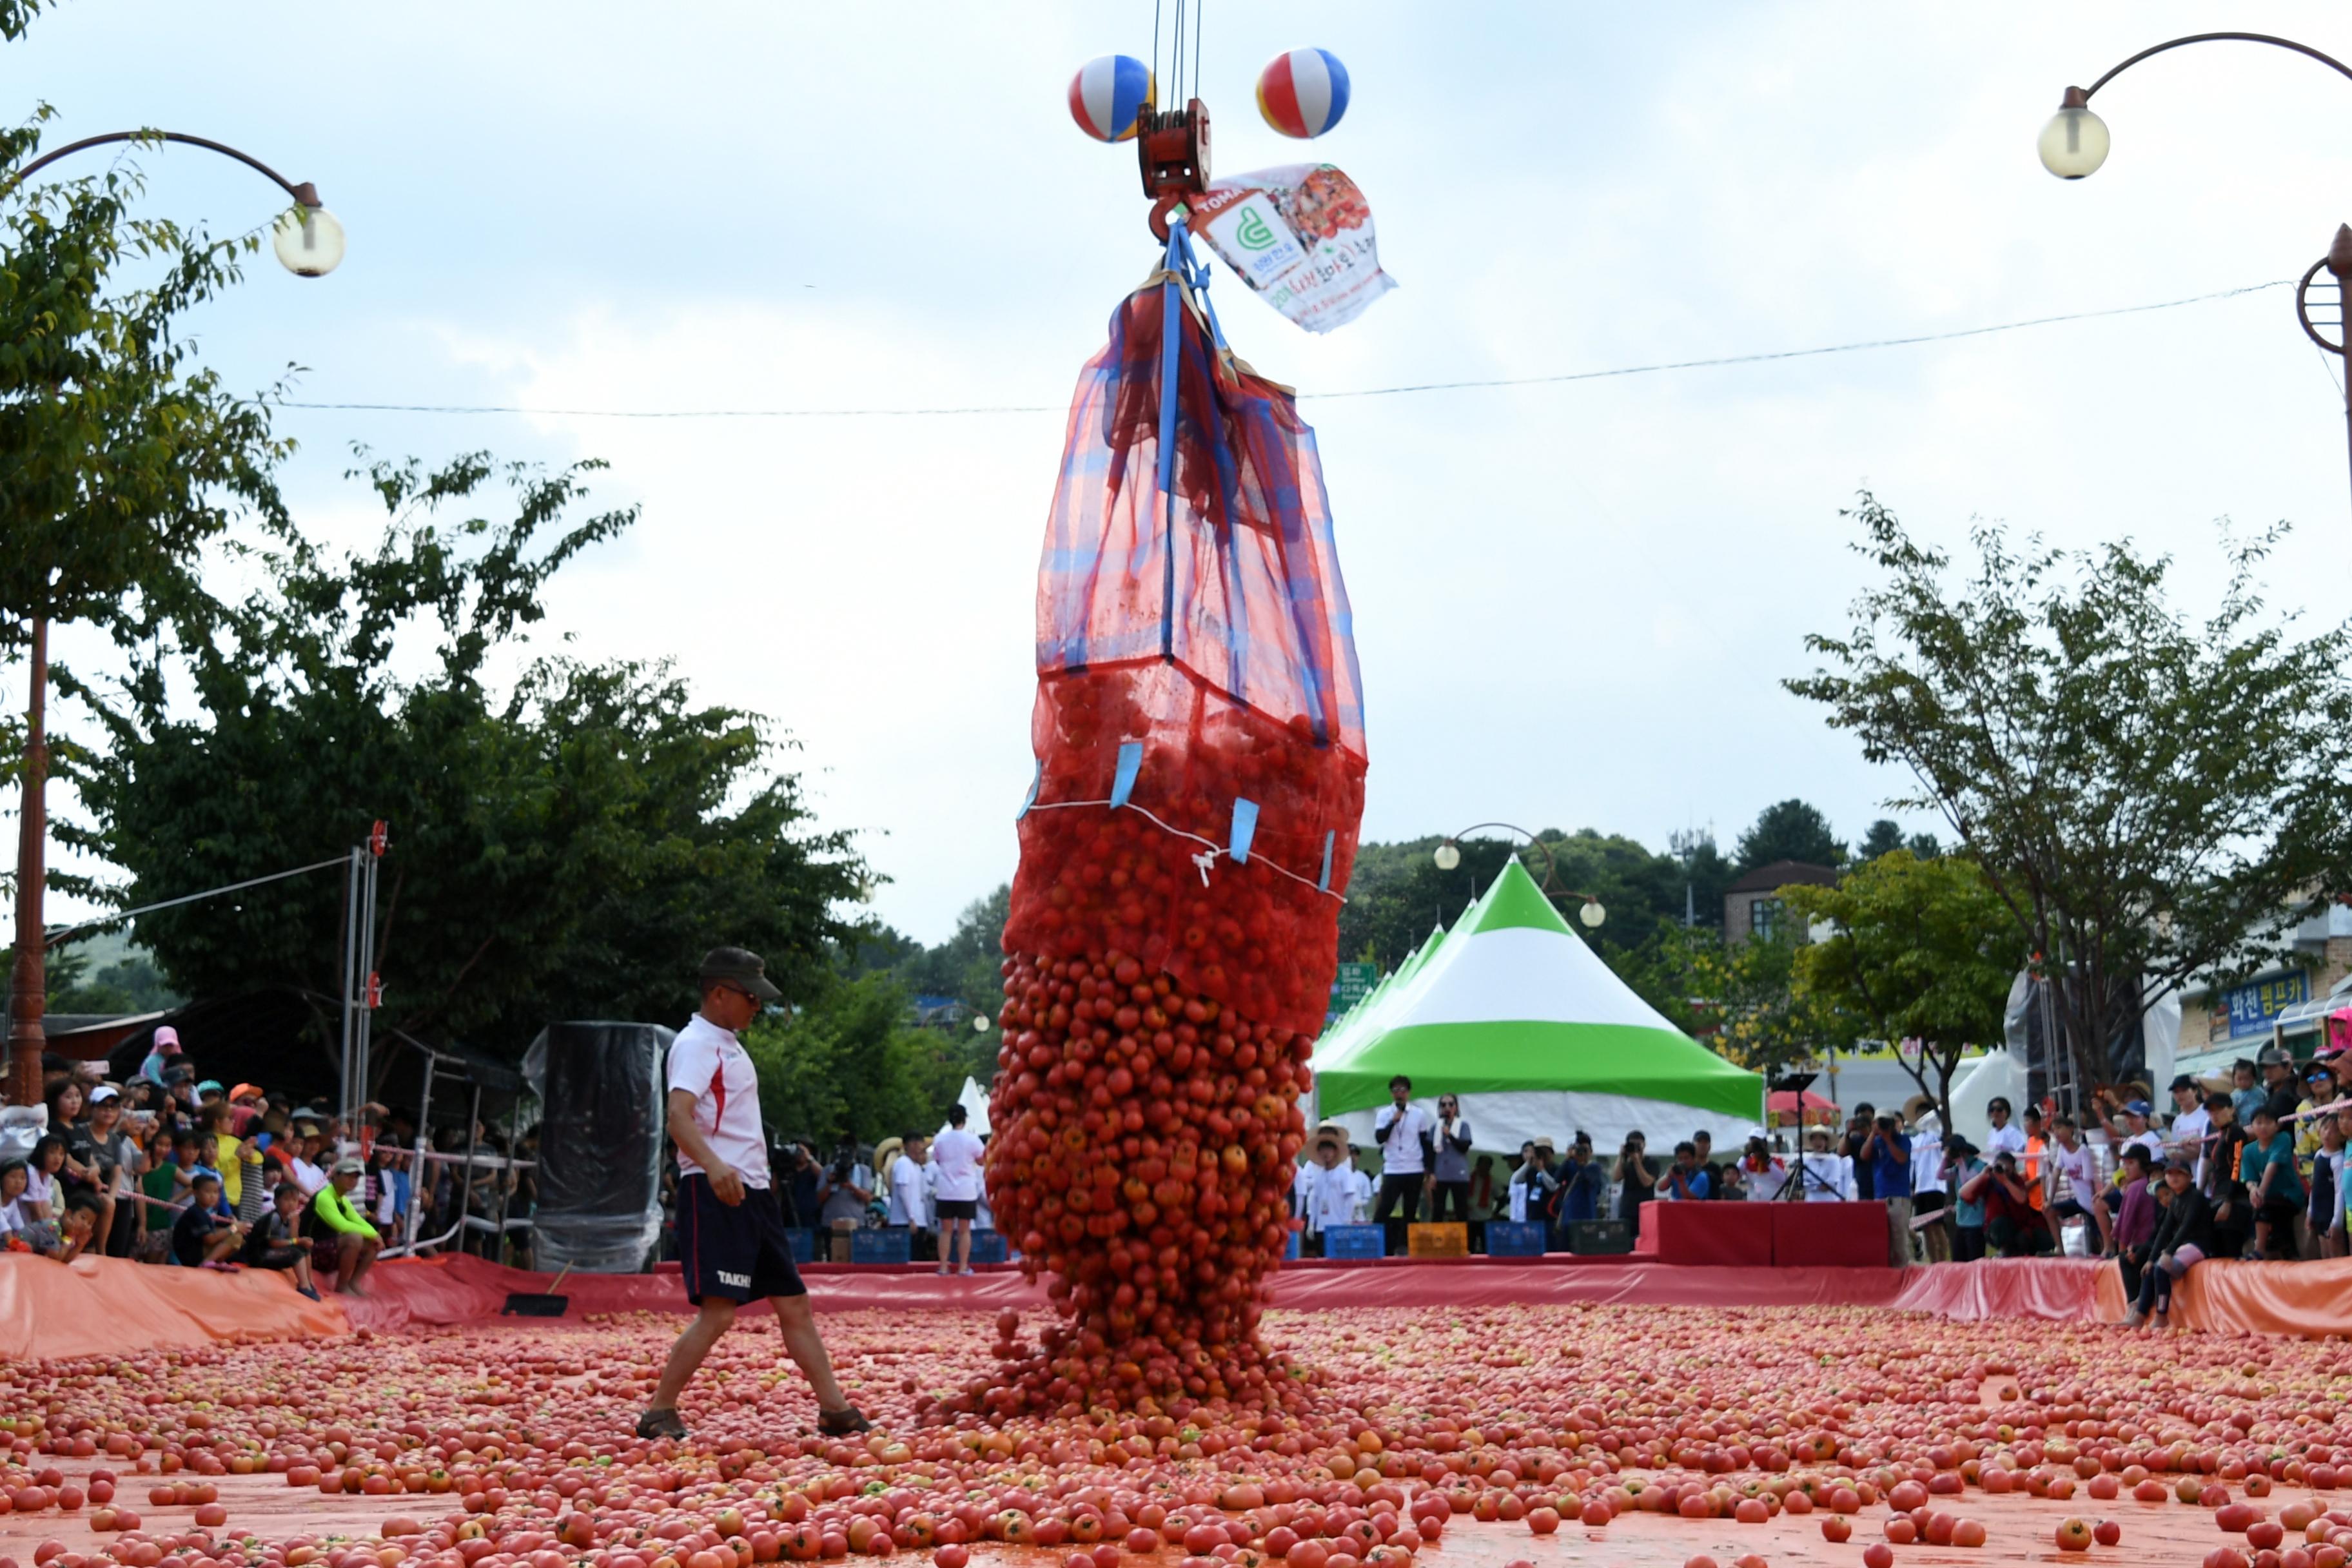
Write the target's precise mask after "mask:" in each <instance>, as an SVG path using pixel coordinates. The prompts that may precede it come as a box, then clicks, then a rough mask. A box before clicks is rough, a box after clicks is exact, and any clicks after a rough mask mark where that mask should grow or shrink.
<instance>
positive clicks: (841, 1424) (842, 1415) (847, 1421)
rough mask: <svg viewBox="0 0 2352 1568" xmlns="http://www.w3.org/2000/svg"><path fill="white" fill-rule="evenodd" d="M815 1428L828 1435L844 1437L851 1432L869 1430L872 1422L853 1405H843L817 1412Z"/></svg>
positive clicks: (871, 1428) (871, 1429)
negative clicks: (835, 1408)
mask: <svg viewBox="0 0 2352 1568" xmlns="http://www.w3.org/2000/svg"><path fill="white" fill-rule="evenodd" d="M816 1429H817V1430H818V1431H819V1432H821V1433H823V1434H824V1436H828V1437H846V1436H849V1435H850V1434H851V1433H853V1432H871V1431H873V1430H874V1423H873V1422H871V1421H868V1420H867V1419H866V1417H865V1415H863V1414H862V1413H861V1412H860V1411H859V1410H858V1408H857V1406H856V1405H843V1406H842V1407H841V1408H840V1409H838V1410H820V1411H819V1412H817V1417H816Z"/></svg>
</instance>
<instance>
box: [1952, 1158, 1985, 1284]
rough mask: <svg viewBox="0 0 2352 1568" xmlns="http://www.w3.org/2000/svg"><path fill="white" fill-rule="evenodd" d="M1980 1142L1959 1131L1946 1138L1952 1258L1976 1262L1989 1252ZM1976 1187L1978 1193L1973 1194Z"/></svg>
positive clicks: (1983, 1170)
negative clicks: (1986, 1249)
mask: <svg viewBox="0 0 2352 1568" xmlns="http://www.w3.org/2000/svg"><path fill="white" fill-rule="evenodd" d="M1986 1168H1987V1167H1986V1165H1985V1163H1984V1156H1983V1155H1982V1154H1981V1153H1979V1152H1978V1151H1977V1146H1976V1145H1975V1144H1973V1143H1971V1142H1969V1141H1968V1140H1967V1139H1966V1138H1963V1137H1961V1136H1960V1135H1959V1134H1958V1133H1957V1132H1956V1133H1954V1134H1952V1136H1950V1137H1949V1138H1947V1139H1945V1140H1944V1181H1945V1184H1947V1185H1948V1186H1950V1187H1952V1188H1953V1189H1954V1195H1953V1198H1952V1261H1953V1262H1955V1263H1974V1262H1975V1261H1977V1259H1979V1258H1982V1257H1983V1256H1984V1255H1985V1206H1984V1188H1983V1185H1982V1184H1979V1183H1978V1181H1977V1178H1978V1177H1979V1176H1981V1175H1982V1174H1984V1173H1985V1170H1986ZM1971 1190H1973V1191H1974V1192H1975V1194H1976V1195H1975V1196H1974V1197H1970V1196H1969V1193H1970V1192H1971Z"/></svg>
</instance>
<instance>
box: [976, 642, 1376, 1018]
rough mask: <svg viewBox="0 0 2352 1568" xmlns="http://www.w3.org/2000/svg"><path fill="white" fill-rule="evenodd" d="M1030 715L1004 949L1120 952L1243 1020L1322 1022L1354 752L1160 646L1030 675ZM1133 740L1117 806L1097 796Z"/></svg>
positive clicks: (1347, 857)
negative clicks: (1134, 657) (1215, 681)
mask: <svg viewBox="0 0 2352 1568" xmlns="http://www.w3.org/2000/svg"><path fill="white" fill-rule="evenodd" d="M1033 730H1034V733H1033V735H1032V737H1031V739H1032V742H1033V744H1034V746H1035V748H1036V752H1037V756H1038V759H1039V762H1038V766H1039V774H1038V783H1037V794H1036V801H1035V804H1034V805H1032V807H1031V809H1030V810H1029V811H1028V812H1027V813H1026V814H1025V815H1024V816H1023V817H1022V819H1021V867H1020V870H1019V871H1018V873H1017V874H1016V875H1015V876H1014V878H1013V905H1012V913H1011V918H1010V919H1009V920H1008V921H1006V923H1005V928H1004V949H1005V951H1006V952H1015V953H1025V954H1030V955H1033V956H1034V958H1035V959H1038V960H1046V961H1055V962H1059V961H1063V960H1067V959H1084V960H1086V961H1087V962H1088V963H1094V962H1096V961H1097V959H1098V958H1099V956H1100V955H1102V954H1105V953H1108V952H1119V953H1123V954H1127V955H1129V956H1131V957H1133V958H1134V959H1135V960H1136V961H1137V962H1139V963H1141V964H1142V965H1143V966H1144V968H1145V969H1146V970H1147V971H1149V972H1150V973H1155V974H1166V975H1168V976H1169V977H1170V978H1171V980H1173V981H1174V982H1175V983H1176V984H1177V985H1179V986H1180V987H1181V988H1182V989H1183V990H1184V991H1185V992H1186V993H1187V994H1192V995H1194V996H1198V997H1200V998H1202V1000H1204V1001H1209V1002H1214V1003H1216V1004H1218V1005H1221V1006H1223V1007H1226V1008H1229V1009H1231V1010H1232V1011H1233V1012H1234V1013H1236V1014H1238V1015H1239V1016H1242V1017H1244V1018H1248V1019H1250V1020H1252V1021H1253V1022H1255V1023H1258V1024H1262V1025H1268V1026H1275V1027H1279V1028H1285V1029H1289V1030H1292V1031H1294V1032H1297V1033H1301V1034H1308V1033H1313V1032H1315V1031H1317V1030H1319V1029H1320V1028H1321V1027H1322V1026H1323V1017H1324V1014H1325V1011H1326V1009H1327V1008H1328V1005H1329V1003H1330V992H1331V975H1332V973H1333V969H1334V967H1335V965H1336V964H1337V963H1338V961H1339V894H1341V893H1343V892H1344V891H1345V890H1346V889H1347V885H1348V876H1349V870H1350V869H1351V868H1352V867H1353V864H1354V859H1355V850H1356V826H1357V822H1358V819H1359V818H1360V816H1362V815H1363V806H1364V763H1363V760H1362V759H1361V758H1360V757H1359V756H1356V755H1355V754H1354V753H1352V752H1349V751H1347V750H1346V749H1345V748H1343V747H1339V746H1336V745H1318V744H1317V743H1316V742H1315V737H1314V735H1313V732H1312V727H1311V726H1310V725H1309V724H1308V722H1307V720H1305V719H1303V718H1300V719H1294V720H1292V721H1289V722H1287V723H1277V722H1276V721H1273V720H1271V719H1269V718H1267V717H1266V716H1265V715H1264V714H1261V713H1258V712H1257V711H1255V710H1252V709H1249V708H1246V707H1244V706H1242V705H1241V704H1239V703H1235V702H1233V701H1231V700H1228V699H1226V698H1224V697H1223V696H1222V695H1220V694H1218V693H1216V692H1214V691H1213V690H1211V689H1206V688H1204V687H1203V686H1202V684H1201V683H1200V682H1198V681H1197V680H1196V679H1194V678H1193V677H1192V675H1191V674H1190V673H1188V672H1187V671H1186V670H1184V669H1183V668H1181V666H1178V665H1171V664H1163V663H1159V662H1153V663H1150V664H1147V665H1143V666H1139V667H1131V668H1116V669H1097V670H1089V671H1087V672H1084V673H1082V674H1076V675H1061V676H1054V677H1049V678H1046V679H1041V680H1040V681H1039V682H1038V689H1037V709H1036V713H1035V716H1034V721H1033ZM1130 742H1132V743H1135V744H1137V745H1139V746H1140V747H1141V754H1140V762H1139V766H1138V767H1137V769H1136V771H1135V774H1134V779H1133V783H1132V787H1131V791H1130V793H1129V795H1128V797H1127V799H1126V801H1125V803H1124V804H1122V805H1120V806H1118V807H1116V808H1114V807H1111V806H1109V805H1104V804H1102V803H1104V802H1107V801H1108V800H1109V799H1110V798H1112V795H1113V786H1114V784H1115V781H1116V780H1117V778H1118V772H1119V749H1120V747H1121V746H1122V745H1125V744H1129V743H1130ZM1237 801H1247V802H1249V803H1251V804H1252V805H1255V807H1256V816H1255V826H1254V828H1253V829H1252V832H1251V842H1250V843H1249V845H1248V854H1247V858H1246V859H1245V860H1244V859H1242V858H1236V857H1235V856H1234V855H1233V854H1232V853H1231V852H1230V851H1231V848H1232V845H1233V840H1234V805H1235V803H1236V802H1237ZM1081 803H1083V804H1081ZM1327 858H1328V869H1327V867H1326V860H1327Z"/></svg>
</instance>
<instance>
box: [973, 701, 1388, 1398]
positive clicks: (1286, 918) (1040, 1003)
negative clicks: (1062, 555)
mask: <svg viewBox="0 0 2352 1568" xmlns="http://www.w3.org/2000/svg"><path fill="white" fill-rule="evenodd" d="M1033 739H1034V742H1035V745H1036V749H1037V755H1038V758H1039V776H1038V788H1037V795H1036V800H1035V802H1034V805H1033V807H1032V809H1031V810H1030V811H1029V812H1028V813H1027V814H1026V815H1025V816H1024V817H1023V819H1022V824H1021V868H1020V872H1019V874H1018V876H1017V877H1016V878H1015V879H1014V881H1013V901H1012V910H1011V917H1010V919H1009V920H1008V921H1007V922H1006V925H1005V932H1004V947H1005V951H1006V952H1009V953H1011V954H1012V955H1013V956H1012V957H1010V958H1008V959H1007V960H1006V961H1005V963H1004V977H1005V978H1004V997H1005V1002H1004V1011H1003V1017H1002V1018H1001V1019H1000V1022H1001V1024H1002V1025H1003V1046H1002V1047H1000V1049H999V1050H998V1052H997V1066H998V1068H999V1069H1000V1071H999V1073H998V1075H997V1079H996V1085H995V1089H994V1091H993V1093H992V1096H991V1099H990V1103H989V1121H990V1125H991V1126H992V1128H993V1129H994V1131H995V1134H996V1136H995V1141H994V1143H993V1146H992V1148H991V1150H990V1151H989V1158H988V1190H989V1198H990V1202H991V1204H992V1205H993V1207H994V1210H995V1214H996V1217H997V1222H998V1224H999V1226H1001V1227H1002V1228H1003V1230H1004V1231H1005V1233H1006V1234H1007V1235H1008V1236H1009V1237H1013V1238H1014V1240H1015V1242H1016V1244H1017V1245H1018V1247H1019V1248H1020V1251H1021V1253H1022V1255H1023V1258H1024V1266H1025V1267H1026V1268H1028V1269H1029V1270H1030V1271H1031V1273H1032V1274H1033V1276H1034V1274H1035V1273H1037V1272H1039V1271H1041V1270H1042V1271H1045V1272H1047V1273H1050V1274H1051V1275H1052V1276H1053V1279H1052V1282H1051V1283H1050V1285H1049V1286H1048V1292H1049V1295H1050V1296H1051V1299H1052V1300H1053V1301H1054V1303H1055V1306H1056V1308H1057V1309H1058V1310H1060V1312H1061V1315H1062V1318H1063V1321H1061V1322H1059V1323H1057V1324H1055V1325H1054V1326H1052V1327H1050V1328H1048V1329H1047V1330H1046V1331H1045V1334H1044V1335H1043V1337H1042V1341H1041V1342H1040V1343H1039V1344H1038V1345H1037V1346H1035V1347H1024V1346H1023V1345H1022V1344H1021V1343H1019V1342H1017V1341H1015V1340H1013V1339H1012V1338H1011V1337H1009V1336H1007V1337H1006V1338H1004V1339H1003V1340H1001V1341H1000V1342H999V1347H998V1351H999V1355H1000V1358H1001V1364H1000V1369H999V1371H998V1372H997V1373H996V1374H995V1375H994V1376H993V1377H992V1378H983V1377H980V1376H975V1377H974V1378H973V1379H971V1388H970V1389H969V1390H968V1391H967V1392H966V1394H964V1396H963V1399H962V1404H963V1405H964V1406H965V1407H967V1408H981V1409H986V1410H989V1411H992V1412H994V1413H998V1414H1003V1413H1009V1412H1013V1411H1020V1410H1028V1411H1052V1410H1063V1411H1076V1410H1082V1409H1085V1408H1087V1407H1088V1406H1090V1405H1112V1406H1116V1407H1118V1408H1122V1409H1139V1410H1146V1411H1150V1412H1155V1413H1156V1412H1160V1411H1163V1410H1165V1411H1171V1412H1175V1413H1178V1414H1181V1413H1182V1412H1183V1411H1186V1410H1189V1409H1190V1408H1192V1406H1194V1405H1199V1404H1201V1403H1202V1402H1204V1401H1220V1400H1229V1401H1233V1402H1235V1403H1237V1404H1239V1405H1244V1406H1245V1407H1248V1408H1253V1409H1272V1408H1277V1407H1280V1406H1282V1405H1286V1404H1287V1403H1291V1402H1293V1401H1294V1400H1295V1398H1296V1396H1297V1380H1296V1379H1295V1378H1294V1377H1292V1376H1291V1375H1290V1373H1289V1369H1288V1368H1286V1366H1284V1365H1283V1364H1282V1363H1279V1362H1278V1361H1276V1360H1275V1359H1272V1358H1269V1357H1268V1356H1267V1355H1266V1354H1265V1352H1264V1351H1263V1349H1262V1348H1261V1347H1260V1345H1259V1343H1258V1340H1257V1334H1256V1324H1257V1321H1258V1314H1259V1310H1260V1307H1259V1302H1258V1300H1257V1296H1258V1286H1259V1283H1260V1281H1261V1280H1262V1279H1264V1278H1265V1275H1266V1273H1267V1272H1268V1271H1269V1270H1271V1269H1272V1268H1274V1267H1275V1266H1276V1264H1277V1263H1278V1262H1279V1260H1280V1258H1281V1257H1282V1254H1283V1250H1284V1247H1285V1246H1286V1243H1287V1242H1288V1239H1289V1237H1290V1215H1289V1192H1290V1182H1291V1176H1292V1168H1293V1167H1292V1163H1293V1161H1294V1160H1295V1159H1296V1158H1297V1153H1298V1151H1299V1149H1300V1147H1301V1146H1302V1145H1303V1143H1304V1142H1305V1128H1304V1125H1303V1123H1302V1121H1301V1119H1300V1116H1299V1111H1298V1098H1299V1096H1300V1094H1301V1093H1302V1092H1304V1091H1305V1090H1306V1089H1307V1086H1308V1084H1309V1082H1310V1079H1309V1076H1308V1072H1307V1054H1308V1051H1309V1048H1310V1047H1311V1046H1312V1044H1313V1039H1314V1033H1315V1031H1316V1030H1317V1029H1318V1028H1319V1027H1320V1026H1321V1023H1322V1017H1323V1013H1324V1010H1325V1008H1326V1006H1327V1005H1328V997H1329V992H1330V985H1331V975H1332V971H1333V966H1334V963H1335V962H1336V959H1337V943H1338V940H1339V937H1338V933H1339V900H1338V899H1337V897H1336V896H1335V893H1334V891H1333V890H1332V889H1343V888H1344V887H1345V886H1346V883H1347V875H1348V871H1349V863H1350V861H1351V860H1352V858H1353V855H1354V848H1355V837H1356V823H1357V818H1358V817H1359V816H1360V814H1361V812H1362V809H1363V773H1364V770H1363V763H1362V761H1361V759H1360V758H1357V757H1355V756H1353V755H1352V754H1351V753H1349V752H1346V751H1344V750H1342V749H1340V748H1338V747H1334V746H1318V745H1317V744H1316V743H1315V736H1314V734H1313V733H1312V728H1311V726H1310V725H1308V723H1307V721H1305V720H1304V719H1299V720H1295V721H1291V722H1289V723H1277V722H1275V721H1273V720H1271V719H1269V718H1267V717H1265V715H1263V714H1260V713H1258V712H1256V711H1255V710H1252V709H1249V708H1247V707H1244V706H1243V705H1242V704H1239V703H1235V702H1233V701H1230V700H1226V699H1224V698H1223V697H1222V696H1220V695H1218V694H1217V693H1215V692H1213V691H1212V690H1210V689H1207V688H1205V687H1204V686H1203V685H1202V683H1201V682H1199V681H1198V680H1197V679H1195V678H1194V677H1193V676H1192V674H1191V673H1190V672H1188V671H1186V670H1185V669H1183V668H1181V666H1178V665H1174V664H1169V663H1162V662H1156V661H1155V662H1147V663H1144V664H1140V665H1132V666H1127V667H1122V668H1108V669H1092V670H1087V671H1082V672H1079V673H1076V674H1066V675H1057V676H1052V677H1048V678H1046V679H1043V680H1041V681H1040V682H1039V685H1038V694H1037V711H1036V718H1035V734H1034V737H1033ZM1129 746H1132V747H1135V748H1137V751H1136V752H1134V753H1133V755H1132V757H1131V765H1130V768H1129V776H1128V781H1127V786H1128V793H1127V794H1126V795H1124V797H1123V798H1122V799H1121V802H1120V804H1119V805H1117V806H1113V805H1108V804H1105V803H1106V802H1108V800H1110V799H1111V798H1113V795H1114V781H1115V780H1116V779H1118V778H1119V777H1120V776H1121V766H1120V753H1121V750H1122V748H1123V747H1129ZM1236 802H1248V803H1250V804H1251V805H1253V806H1255V811H1256V816H1255V821H1254V825H1253V828H1252V832H1251V837H1250V842H1249V843H1248V844H1247V845H1246V846H1245V847H1244V849H1245V853H1234V831H1235V829H1234V823H1235V820H1236V819H1235V803H1236ZM1244 816H1246V813H1244ZM1221 850H1222V852H1221ZM1327 862H1328V871H1327V869H1326V867H1327ZM1301 868H1304V873H1305V874H1304V875H1302V874H1300V872H1301Z"/></svg>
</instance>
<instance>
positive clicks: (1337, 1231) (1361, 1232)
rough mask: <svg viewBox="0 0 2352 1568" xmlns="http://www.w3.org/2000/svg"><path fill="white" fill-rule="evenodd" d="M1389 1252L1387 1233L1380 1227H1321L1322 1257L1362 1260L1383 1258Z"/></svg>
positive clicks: (1385, 1227)
mask: <svg viewBox="0 0 2352 1568" xmlns="http://www.w3.org/2000/svg"><path fill="white" fill-rule="evenodd" d="M1388 1250H1389V1233H1388V1227H1387V1226H1380V1225H1327V1226H1324V1227H1323V1256H1324V1257H1326V1258H1354V1259H1358V1260H1360V1259H1363V1258H1385V1257H1387V1256H1388Z"/></svg>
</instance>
